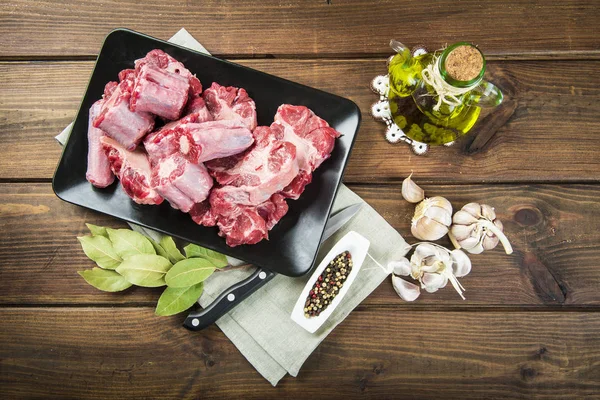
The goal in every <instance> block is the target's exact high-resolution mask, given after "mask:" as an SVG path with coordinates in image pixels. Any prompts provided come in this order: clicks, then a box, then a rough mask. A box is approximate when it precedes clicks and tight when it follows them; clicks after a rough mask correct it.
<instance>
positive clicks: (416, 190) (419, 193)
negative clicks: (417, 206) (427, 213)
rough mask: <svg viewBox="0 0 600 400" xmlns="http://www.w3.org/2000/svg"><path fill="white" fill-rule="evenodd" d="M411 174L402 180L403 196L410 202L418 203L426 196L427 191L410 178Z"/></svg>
mask: <svg viewBox="0 0 600 400" xmlns="http://www.w3.org/2000/svg"><path fill="white" fill-rule="evenodd" d="M411 176H412V174H410V175H409V176H408V178H406V179H405V180H404V181H402V197H403V198H404V200H406V201H408V202H409V203H418V202H420V201H422V200H423V199H424V198H425V191H424V190H423V189H421V188H420V187H419V185H417V184H416V183H414V182H413V180H412V179H410V177H411Z"/></svg>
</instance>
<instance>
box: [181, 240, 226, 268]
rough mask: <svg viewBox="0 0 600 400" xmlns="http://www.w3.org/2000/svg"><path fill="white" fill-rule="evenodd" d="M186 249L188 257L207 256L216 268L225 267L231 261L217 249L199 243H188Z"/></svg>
mask: <svg viewBox="0 0 600 400" xmlns="http://www.w3.org/2000/svg"><path fill="white" fill-rule="evenodd" d="M183 250H184V251H185V255H186V256H187V257H188V258H196V257H199V258H205V259H207V260H209V261H211V262H212V264H213V265H214V266H215V268H223V267H225V266H226V265H228V264H229V263H228V262H227V257H225V255H224V254H221V253H217V252H216V251H213V250H210V249H206V248H204V247H200V246H198V245H197V244H193V243H192V244H188V245H187V246H185V247H184V248H183Z"/></svg>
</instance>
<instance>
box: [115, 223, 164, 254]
mask: <svg viewBox="0 0 600 400" xmlns="http://www.w3.org/2000/svg"><path fill="white" fill-rule="evenodd" d="M106 231H107V232H108V237H109V238H110V241H111V242H112V243H113V247H114V248H115V251H116V252H117V254H118V255H119V256H121V258H123V259H124V258H126V257H129V256H133V255H139V254H156V250H154V246H152V243H150V240H148V238H147V237H146V236H144V235H142V234H141V233H138V232H134V231H132V230H129V229H111V228H106Z"/></svg>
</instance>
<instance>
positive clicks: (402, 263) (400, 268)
mask: <svg viewBox="0 0 600 400" xmlns="http://www.w3.org/2000/svg"><path fill="white" fill-rule="evenodd" d="M388 270H391V271H392V272H393V273H394V274H396V275H401V276H408V275H410V271H411V266H410V261H408V260H407V259H406V258H405V257H402V258H401V259H400V260H398V261H390V263H389V264H388Z"/></svg>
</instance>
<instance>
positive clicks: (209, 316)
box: [183, 268, 277, 331]
mask: <svg viewBox="0 0 600 400" xmlns="http://www.w3.org/2000/svg"><path fill="white" fill-rule="evenodd" d="M275 275H277V274H275V273H274V272H271V271H267V270H264V269H260V268H258V269H257V270H256V271H254V273H253V274H252V275H250V276H249V277H248V278H246V279H244V280H243V281H241V282H238V283H236V284H235V285H232V286H230V287H229V288H227V289H225V290H224V291H223V293H221V294H220V295H219V297H217V298H216V299H215V300H214V301H213V302H212V303H210V304H209V305H208V306H207V307H205V308H204V309H202V310H198V311H192V312H191V313H190V314H189V315H188V316H187V318H186V319H185V321H184V322H183V326H185V327H186V328H188V329H189V330H192V331H199V330H202V329H204V328H206V327H208V326H210V325H212V324H213V323H214V322H215V321H216V320H218V319H219V318H221V317H222V316H223V315H225V314H226V313H227V312H229V310H231V309H232V308H234V307H235V306H237V305H238V304H240V303H241V302H242V301H243V300H244V299H245V298H246V297H248V296H250V295H251V294H252V293H254V292H255V291H257V290H258V289H259V288H260V287H262V286H263V285H264V284H265V283H267V282H268V281H270V280H271V279H272V278H273V277H274V276H275Z"/></svg>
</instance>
